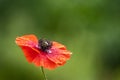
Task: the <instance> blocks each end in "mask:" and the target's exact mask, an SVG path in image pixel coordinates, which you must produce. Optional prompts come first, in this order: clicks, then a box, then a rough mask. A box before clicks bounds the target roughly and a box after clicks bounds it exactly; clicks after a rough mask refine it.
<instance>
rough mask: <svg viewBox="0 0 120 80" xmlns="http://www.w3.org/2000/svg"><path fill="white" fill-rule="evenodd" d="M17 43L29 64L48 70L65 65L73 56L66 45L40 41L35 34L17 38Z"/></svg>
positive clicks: (45, 40) (44, 40)
mask: <svg viewBox="0 0 120 80" xmlns="http://www.w3.org/2000/svg"><path fill="white" fill-rule="evenodd" d="M15 42H16V44H17V45H18V46H19V47H20V48H21V49H22V51H23V52H24V55H25V57H26V59H27V61H28V62H29V63H34V64H35V65H36V66H42V67H44V68H47V69H55V68H57V67H59V66H62V65H64V64H65V63H66V61H67V60H69V59H70V56H71V54H72V53H71V52H70V51H68V50H67V49H66V47H65V46H64V45H62V44H60V43H58V42H55V41H49V40H47V39H40V40H38V39H37V37H36V36H35V35H33V34H31V35H24V36H21V37H17V38H16V41H15Z"/></svg>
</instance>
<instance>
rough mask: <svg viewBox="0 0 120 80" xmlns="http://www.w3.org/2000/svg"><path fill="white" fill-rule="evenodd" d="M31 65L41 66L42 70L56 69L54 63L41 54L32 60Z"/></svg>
mask: <svg viewBox="0 0 120 80" xmlns="http://www.w3.org/2000/svg"><path fill="white" fill-rule="evenodd" d="M33 63H34V64H35V65H36V66H43V67H44V68H47V69H54V68H56V67H57V65H56V64H55V63H54V62H52V61H51V60H49V59H48V58H47V57H46V55H41V54H40V55H39V56H37V57H36V58H35V59H34V60H33Z"/></svg>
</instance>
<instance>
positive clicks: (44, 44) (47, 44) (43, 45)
mask: <svg viewBox="0 0 120 80" xmlns="http://www.w3.org/2000/svg"><path fill="white" fill-rule="evenodd" d="M38 47H39V48H40V49H41V50H42V51H45V52H47V51H48V50H49V49H50V48H51V47H52V41H49V40H47V39H40V40H39V41H38Z"/></svg>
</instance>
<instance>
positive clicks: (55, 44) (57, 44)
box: [52, 41, 66, 50]
mask: <svg viewBox="0 0 120 80" xmlns="http://www.w3.org/2000/svg"><path fill="white" fill-rule="evenodd" d="M52 48H59V49H64V50H65V49H66V47H65V46H64V45H62V44H60V43H58V42H55V41H53V46H52Z"/></svg>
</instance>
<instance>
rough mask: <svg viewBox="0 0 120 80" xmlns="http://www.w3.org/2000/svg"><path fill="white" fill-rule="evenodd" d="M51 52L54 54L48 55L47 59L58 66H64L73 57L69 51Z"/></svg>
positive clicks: (56, 50)
mask: <svg viewBox="0 0 120 80" xmlns="http://www.w3.org/2000/svg"><path fill="white" fill-rule="evenodd" d="M51 51H52V53H50V54H48V55H47V57H48V59H50V60H51V61H53V62H54V63H56V64H57V65H64V64H65V63H66V61H67V60H68V59H69V58H70V55H71V53H70V52H69V51H67V50H60V49H55V50H51Z"/></svg>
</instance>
